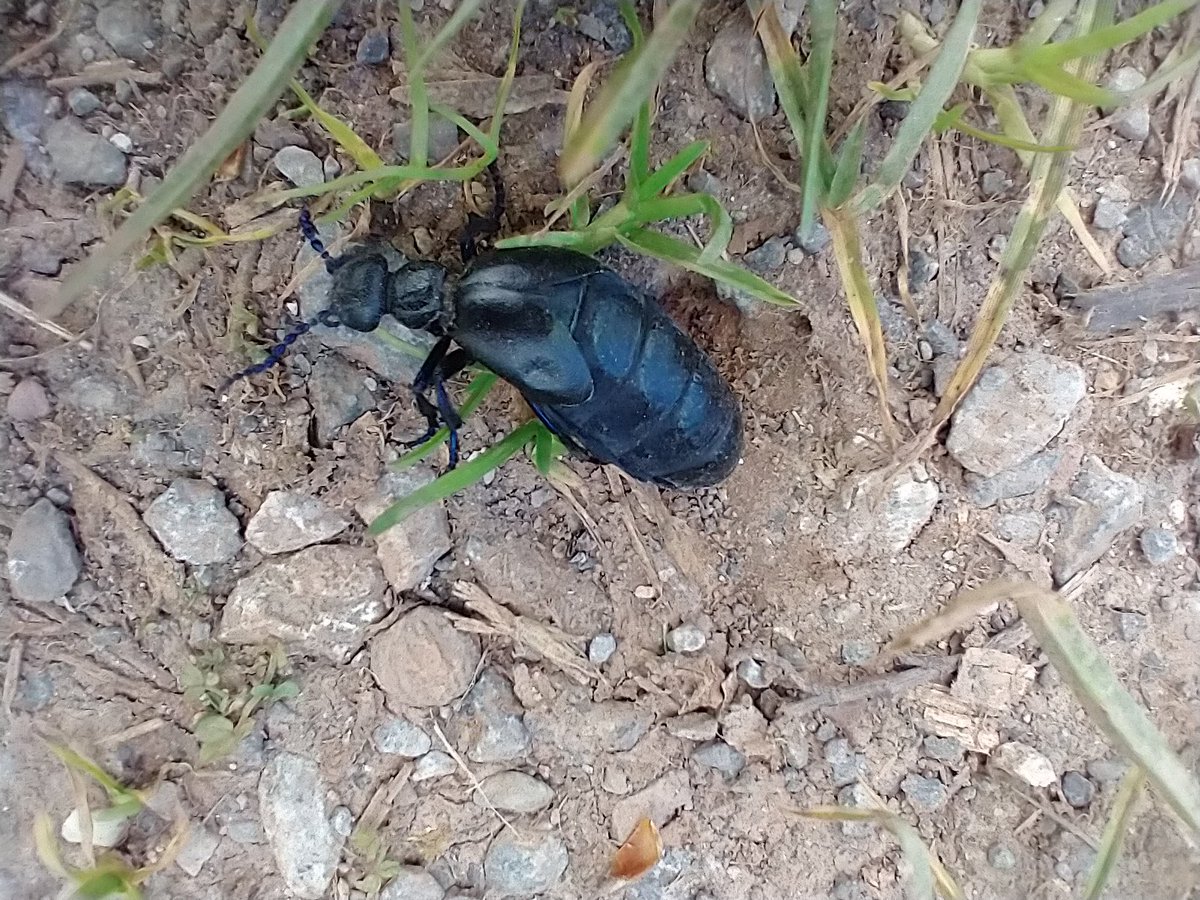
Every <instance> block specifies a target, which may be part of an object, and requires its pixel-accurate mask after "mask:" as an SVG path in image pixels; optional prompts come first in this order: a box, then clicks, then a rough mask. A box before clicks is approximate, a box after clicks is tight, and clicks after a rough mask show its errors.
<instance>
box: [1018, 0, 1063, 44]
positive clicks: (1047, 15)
mask: <svg viewBox="0 0 1200 900" xmlns="http://www.w3.org/2000/svg"><path fill="white" fill-rule="evenodd" d="M1076 2H1077V0H1050V2H1049V3H1047V4H1046V6H1045V7H1044V8H1043V9H1042V11H1041V12H1040V13H1038V15H1037V18H1036V19H1034V20H1033V23H1032V24H1031V25H1030V26H1029V27H1028V28H1027V29H1026V30H1025V33H1024V34H1023V35H1021V37H1020V38H1018V39H1017V44H1018V45H1019V46H1021V47H1029V48H1032V47H1040V46H1042V44H1044V43H1046V41H1048V40H1050V38H1052V37H1054V32H1056V31H1058V27H1059V26H1060V25H1062V23H1063V22H1065V21H1066V20H1067V16H1069V15H1070V14H1071V11H1072V10H1073V9H1074V8H1075V3H1076Z"/></svg>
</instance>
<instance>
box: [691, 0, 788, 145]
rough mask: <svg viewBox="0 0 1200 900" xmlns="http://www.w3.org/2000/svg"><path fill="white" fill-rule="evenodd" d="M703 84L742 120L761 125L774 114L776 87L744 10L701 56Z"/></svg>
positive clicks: (720, 32)
mask: <svg viewBox="0 0 1200 900" xmlns="http://www.w3.org/2000/svg"><path fill="white" fill-rule="evenodd" d="M704 81H705V83H706V84H707V85H708V88H709V90H711V91H712V92H713V93H714V94H716V95H717V96H718V97H720V98H721V99H722V100H724V101H725V102H726V103H727V104H728V105H729V107H730V108H731V109H732V110H733V111H734V112H736V113H737V114H738V115H739V116H741V117H742V118H743V119H750V120H753V121H755V122H761V121H762V120H763V119H765V118H767V117H768V116H770V115H771V114H772V113H774V112H775V84H774V82H773V81H772V80H771V70H770V68H769V67H768V66H767V57H766V54H765V53H764V52H763V49H762V45H761V44H760V43H759V41H758V38H757V36H756V35H755V33H754V24H753V22H752V21H751V19H750V16H749V15H748V14H747V13H746V12H745V11H744V10H740V9H739V10H737V11H735V12H734V13H733V14H732V15H730V16H729V18H727V19H726V20H725V21H724V23H723V24H722V25H721V29H720V31H718V32H717V34H716V36H715V37H714V38H713V41H712V44H711V45H710V46H709V48H708V52H707V53H706V54H705V55H704Z"/></svg>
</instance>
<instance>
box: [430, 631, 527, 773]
mask: <svg viewBox="0 0 1200 900" xmlns="http://www.w3.org/2000/svg"><path fill="white" fill-rule="evenodd" d="M475 658H476V659H478V658H479V657H478V651H476V656H475ZM472 668H474V664H473V665H472ZM450 735H451V739H452V740H454V741H455V743H456V744H458V745H459V746H463V745H465V746H466V748H467V758H468V759H470V760H471V761H472V762H477V763H502V762H508V761H509V760H515V759H521V758H522V757H524V756H525V754H527V753H528V752H529V746H530V744H531V743H532V740H533V738H532V736H531V735H530V733H529V728H528V727H526V724H525V712H524V710H523V709H522V707H521V703H520V701H519V700H517V696H516V694H515V693H513V689H512V685H511V684H510V683H509V681H508V679H506V678H505V677H504V676H503V675H501V674H500V673H499V672H497V671H496V670H495V669H484V670H483V672H482V674H481V675H480V676H479V680H478V681H476V682H475V686H474V687H472V688H471V690H470V692H468V694H467V696H466V697H465V698H464V699H463V702H462V706H461V707H460V710H459V715H458V716H457V717H456V719H455V720H454V722H453V723H452V726H451V730H450Z"/></svg>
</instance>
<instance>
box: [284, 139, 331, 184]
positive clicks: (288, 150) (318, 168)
mask: <svg viewBox="0 0 1200 900" xmlns="http://www.w3.org/2000/svg"><path fill="white" fill-rule="evenodd" d="M271 164H272V165H273V166H275V168H276V169H278V170H279V173H280V174H281V175H283V177H284V178H286V179H287V180H288V181H290V182H291V183H292V184H294V185H296V187H312V186H314V185H318V184H321V183H322V182H324V181H325V169H324V167H323V166H322V165H321V160H320V158H319V157H318V156H317V154H315V153H313V152H312V151H311V150H306V149H305V148H303V147H282V148H280V150H279V152H277V153H276V154H275V156H274V158H273V159H272V160H271Z"/></svg>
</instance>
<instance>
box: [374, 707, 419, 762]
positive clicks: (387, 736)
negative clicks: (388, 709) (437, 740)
mask: <svg viewBox="0 0 1200 900" xmlns="http://www.w3.org/2000/svg"><path fill="white" fill-rule="evenodd" d="M371 740H372V741H373V742H374V744H375V748H376V749H377V750H378V751H379V752H380V753H392V754H395V755H396V756H403V757H405V758H406V759H416V758H417V757H418V756H424V755H425V754H426V753H428V752H429V748H430V747H432V746H433V741H432V740H431V739H430V737H429V735H427V734H426V733H425V732H424V731H422V730H421V729H420V728H418V727H417V726H416V725H414V724H413V723H412V722H410V721H408V719H404V718H401V717H400V716H392V717H391V718H390V719H388V720H387V721H386V722H384V723H382V724H381V725H379V726H378V727H376V729H375V730H374V731H373V732H371Z"/></svg>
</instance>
